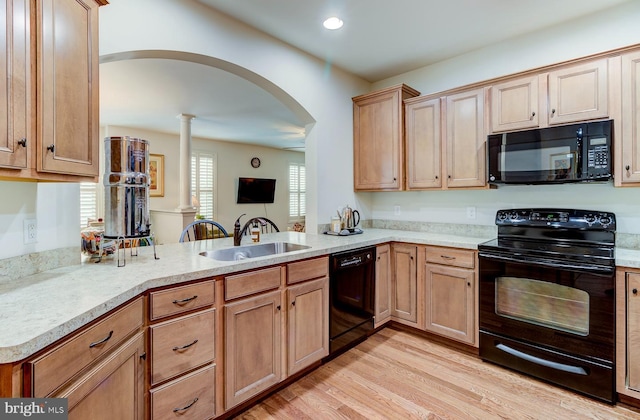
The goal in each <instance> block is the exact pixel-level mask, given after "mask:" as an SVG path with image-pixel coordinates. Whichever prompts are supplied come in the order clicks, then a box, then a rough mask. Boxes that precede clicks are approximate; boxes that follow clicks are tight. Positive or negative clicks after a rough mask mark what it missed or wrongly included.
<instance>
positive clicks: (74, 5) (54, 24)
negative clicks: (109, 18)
mask: <svg viewBox="0 0 640 420" xmlns="http://www.w3.org/2000/svg"><path fill="white" fill-rule="evenodd" d="M36 3H37V4H38V10H37V19H36V21H37V25H38V28H37V33H38V41H39V43H38V44H37V57H38V60H37V63H38V66H37V89H38V106H37V107H36V108H37V110H38V113H37V120H36V121H37V132H38V152H39V157H38V162H37V169H38V171H43V172H54V173H59V174H72V175H86V176H98V159H99V157H98V148H99V144H98V137H99V126H98V124H99V111H98V107H99V98H98V86H99V80H98V4H97V3H96V2H95V1H94V0H41V1H38V2H36Z"/></svg>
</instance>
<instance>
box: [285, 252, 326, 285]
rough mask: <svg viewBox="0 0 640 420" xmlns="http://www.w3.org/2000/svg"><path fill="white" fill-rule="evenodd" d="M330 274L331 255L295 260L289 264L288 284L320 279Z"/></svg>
mask: <svg viewBox="0 0 640 420" xmlns="http://www.w3.org/2000/svg"><path fill="white" fill-rule="evenodd" d="M328 275H329V257H328V256H327V257H322V258H316V259H313V260H306V261H300V262H294V263H291V264H289V265H287V284H293V283H299V282H301V281H305V280H312V279H320V278H322V277H327V276H328Z"/></svg>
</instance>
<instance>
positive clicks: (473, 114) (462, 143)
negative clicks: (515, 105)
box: [445, 88, 486, 188]
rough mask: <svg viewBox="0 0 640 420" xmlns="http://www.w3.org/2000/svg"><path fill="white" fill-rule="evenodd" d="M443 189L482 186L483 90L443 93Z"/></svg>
mask: <svg viewBox="0 0 640 420" xmlns="http://www.w3.org/2000/svg"><path fill="white" fill-rule="evenodd" d="M445 114H446V118H447V126H446V136H445V137H446V162H447V168H446V172H447V188H458V187H483V186H484V185H485V178H486V176H485V143H486V136H485V132H484V89H483V88H480V89H474V90H471V91H468V92H462V93H458V94H456V95H451V96H447V105H446V110H445Z"/></svg>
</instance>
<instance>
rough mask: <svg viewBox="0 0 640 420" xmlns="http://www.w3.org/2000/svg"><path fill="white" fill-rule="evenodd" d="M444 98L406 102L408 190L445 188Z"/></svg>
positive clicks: (418, 99) (417, 99)
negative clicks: (443, 164)
mask: <svg viewBox="0 0 640 420" xmlns="http://www.w3.org/2000/svg"><path fill="white" fill-rule="evenodd" d="M441 101H442V99H441V98H439V97H437V98H431V99H425V98H422V97H420V98H414V99H412V100H410V101H407V102H406V103H405V117H406V120H405V132H406V144H407V159H406V162H407V189H408V190H419V189H427V188H437V189H439V188H442V126H441V123H440V117H441V108H442V107H441Z"/></svg>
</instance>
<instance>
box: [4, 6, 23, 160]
mask: <svg viewBox="0 0 640 420" xmlns="http://www.w3.org/2000/svg"><path fill="white" fill-rule="evenodd" d="M30 5H31V2H30V1H27V0H7V2H6V3H5V6H4V8H5V10H4V12H5V13H3V14H2V15H0V39H1V40H2V41H0V42H3V44H4V47H5V48H4V54H2V55H0V59H1V60H2V61H1V62H0V97H2V98H7V99H5V100H2V101H0V116H1V117H0V118H1V119H0V167H5V168H15V169H26V168H27V164H28V160H27V158H28V154H27V139H29V138H30V137H31V133H30V132H29V129H30V126H29V120H30V115H29V110H30V109H31V100H30V96H29V94H30V87H31V86H30V76H31V73H30V68H29V56H30V47H31V45H30V42H29V41H30V33H31V32H30V25H29V16H30V9H29V8H30Z"/></svg>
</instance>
